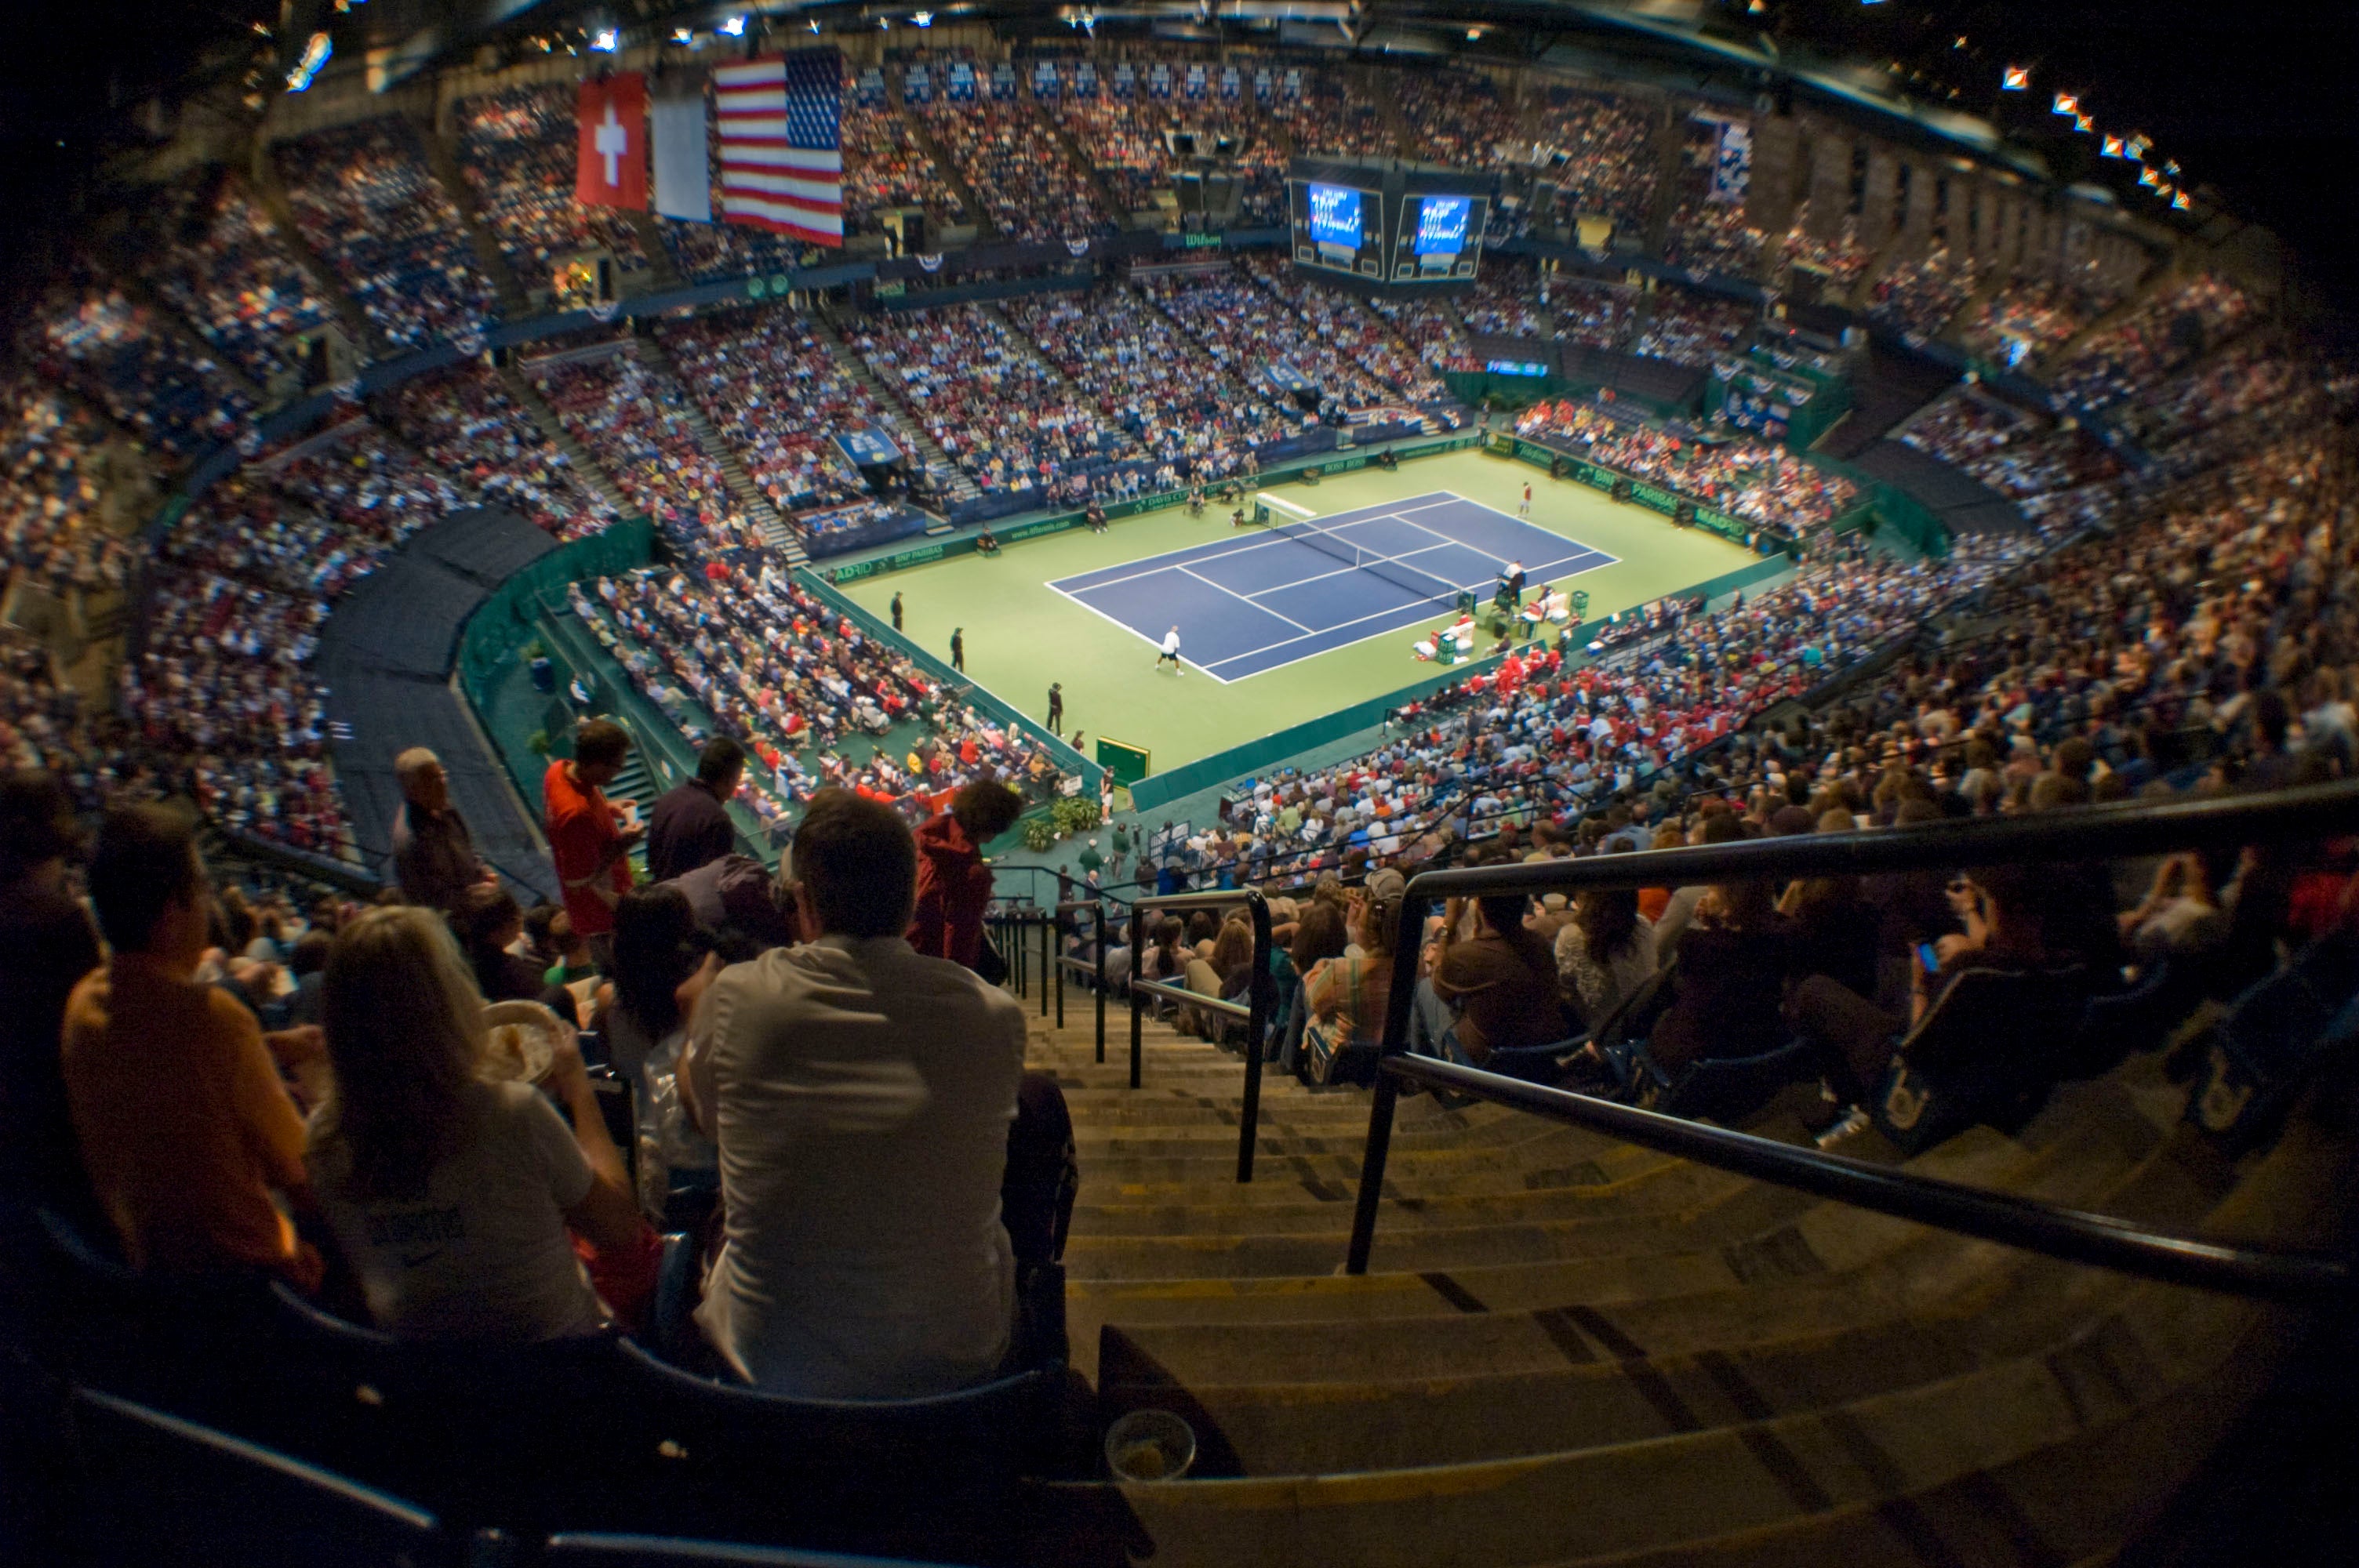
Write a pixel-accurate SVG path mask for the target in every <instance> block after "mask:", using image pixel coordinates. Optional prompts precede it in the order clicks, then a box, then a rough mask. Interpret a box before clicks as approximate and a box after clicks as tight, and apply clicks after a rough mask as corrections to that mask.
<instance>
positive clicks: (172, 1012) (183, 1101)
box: [63, 806, 321, 1291]
mask: <svg viewBox="0 0 2359 1568" xmlns="http://www.w3.org/2000/svg"><path fill="white" fill-rule="evenodd" d="M90 894H91V903H92V905H93V906H94V907H95V908H96V909H97V912H98V925H99V929H100V931H101V932H102V933H103V934H104V935H105V937H106V941H107V946H108V947H109V948H110V949H111V951H112V957H110V958H109V959H108V960H107V963H106V966H105V967H104V968H100V969H94V970H92V972H91V973H90V974H89V975H88V976H87V977H86V978H84V979H83V980H82V983H81V984H80V985H78V986H76V987H75V988H74V991H73V995H72V997H71V999H70V1000H68V1002H67V1003H66V1014H65V1024H64V1035H63V1052H64V1058H63V1060H64V1076H65V1086H66V1098H67V1104H68V1106H69V1108H70V1109H71V1114H72V1118H73V1128H74V1136H75V1138H76V1140H77V1141H78V1142H79V1144H80V1146H81V1149H82V1167H83V1170H84V1172H85V1173H87V1174H88V1175H89V1177H90V1184H91V1187H92V1191H93V1192H94V1193H95V1194H96V1195H97V1197H98V1201H99V1205H100V1206H101V1207H102V1208H103V1210H104V1211H105V1213H106V1215H107V1217H108V1218H109V1219H111V1220H112V1221H113V1222H114V1229H115V1233H116V1235H117V1236H118V1237H119V1238H121V1240H122V1243H123V1249H124V1254H125V1257H126V1258H127V1259H128V1260H129V1261H130V1263H131V1266H132V1267H133V1268H135V1269H141V1270H155V1271H164V1272H172V1273H183V1272H194V1273H210V1272H220V1271H247V1270H255V1271H267V1272H270V1273H275V1274H277V1275H279V1276H281V1277H283V1278H285V1279H286V1280H288V1281H289V1282H291V1283H292V1284H294V1285H296V1286H297V1287H298V1288H299V1289H301V1290H305V1291H310V1290H312V1289H314V1288H315V1287H317V1285H318V1284H319V1282H320V1278H321V1257H320V1254H319V1253H318V1252H317V1251H316V1250H314V1249H312V1247H311V1246H310V1243H308V1242H305V1241H303V1240H300V1239H299V1238H298V1237H297V1236H296V1233H295V1226H294V1223H293V1222H292V1221H291V1220H290V1219H289V1218H288V1217H287V1216H286V1215H285V1214H284V1213H282V1212H280V1210H279V1208H278V1207H277V1205H276V1204H275V1203H274V1202H273V1201H272V1195H273V1193H274V1192H275V1193H278V1194H283V1195H285V1196H286V1197H287V1199H288V1203H289V1205H290V1206H292V1207H294V1208H296V1209H298V1210H303V1209H308V1208H309V1207H310V1200H311V1186H310V1176H309V1175H308V1174H307V1173H306V1172H305V1170H304V1168H303V1121H302V1119H301V1118H300V1117H299V1116H298V1115H297V1114H296V1110H295V1104H294V1101H293V1100H291V1099H289V1098H288V1094H287V1090H286V1088H285V1087H283V1086H282V1085H281V1084H280V1082H279V1077H278V1068H277V1065H276V1064H275V1063H274V1062H273V1060H272V1052H271V1049H270V1047H269V1045H268V1044H266V1043H265V1040H264V1037H263V1033H262V1028H261V1025H260V1024H258V1023H256V1022H255V1018H254V1014H253V1013H251V1012H249V1011H246V1009H245V1006H244V1005H243V1004H241V1003H240V1002H238V1001H237V1000H235V999H234V997H232V996H231V995H230V993H229V992H228V991H226V990H223V989H220V988H219V987H216V986H207V985H201V984H199V983H198V982H197V980H196V979H195V976H196V973H197V967H198V965H199V963H200V962H201V961H202V959H203V958H204V956H205V950H206V948H207V947H208V946H210V940H209V938H210V931H211V924H212V922H211V910H212V893H211V890H210V889H209V888H208V887H207V886H206V882H205V869H204V865H203V863H202V862H201V860H199V859H198V857H197V845H196V835H195V829H194V827H192V825H190V823H188V822H187V821H184V820H182V819H181V818H179V817H178V816H174V815H173V814H172V813H171V812H168V811H167V810H165V809H164V808H163V807H161V806H119V807H117V808H115V809H114V811H111V812H109V813H108V814H107V816H106V820H105V824H104V826H103V827H101V828H100V830H99V836H98V844H97V848H96V850H95V852H94V853H93V854H92V858H91V865H90ZM316 1033H317V1032H316V1031H307V1032H303V1033H301V1034H300V1036H299V1037H287V1036H281V1037H279V1044H280V1047H281V1049H282V1051H283V1052H284V1053H285V1054H288V1055H290V1056H292V1055H296V1054H309V1055H316V1054H317V1052H318V1049H319V1044H318V1041H317V1039H316V1038H315V1036H316Z"/></svg>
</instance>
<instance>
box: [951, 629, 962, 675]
mask: <svg viewBox="0 0 2359 1568" xmlns="http://www.w3.org/2000/svg"><path fill="white" fill-rule="evenodd" d="M951 668H952V669H954V670H956V671H958V672H959V674H961V675H964V674H965V673H966V628H965V627H963V626H953V627H951Z"/></svg>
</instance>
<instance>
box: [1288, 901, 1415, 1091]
mask: <svg viewBox="0 0 2359 1568" xmlns="http://www.w3.org/2000/svg"><path fill="white" fill-rule="evenodd" d="M1407 887H1408V883H1407V881H1404V880H1403V878H1402V876H1401V874H1400V873H1399V872H1398V871H1393V870H1390V869H1389V868H1387V869H1386V870H1383V871H1375V872H1372V873H1371V874H1370V875H1369V877H1368V881H1367V884H1366V885H1365V886H1364V887H1361V888H1355V889H1353V890H1352V893H1351V897H1350V901H1349V905H1348V910H1349V913H1348V914H1347V915H1346V916H1345V919H1344V930H1345V933H1346V935H1349V936H1350V938H1351V946H1350V947H1348V948H1346V949H1345V950H1344V956H1343V957H1336V958H1329V959H1326V960H1324V961H1323V962H1321V964H1320V965H1319V966H1318V967H1317V968H1314V969H1312V970H1310V972H1309V973H1308V974H1306V975H1305V976H1304V977H1303V980H1302V1001H1303V1007H1304V1009H1305V1011H1306V1012H1307V1014H1308V1016H1309V1017H1310V1019H1312V1020H1317V1021H1321V1022H1336V1021H1343V1022H1346V1023H1347V1024H1348V1026H1349V1033H1350V1041H1351V1043H1352V1044H1358V1045H1364V1046H1367V1047H1370V1048H1371V1049H1378V1050H1380V1049H1382V1048H1383V1044H1384V1038H1385V1008H1386V998H1387V997H1389V996H1390V995H1391V992H1392V981H1393V943H1394V941H1395V939H1396V930H1397V925H1398V924H1399V921H1400V901H1401V894H1402V892H1404V891H1406V889H1407ZM1355 949H1356V950H1355Z"/></svg>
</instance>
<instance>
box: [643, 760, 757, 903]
mask: <svg viewBox="0 0 2359 1568" xmlns="http://www.w3.org/2000/svg"><path fill="white" fill-rule="evenodd" d="M744 779H745V748H744V747H743V746H740V745H739V744H738V743H737V742H736V741H732V740H731V739H730V738H729V737H728V736H726V735H716V736H714V737H713V738H712V740H710V741H706V742H705V743H704V751H703V753H702V754H701V755H700V756H699V757H698V758H697V759H696V776H695V777H694V778H692V779H686V780H683V781H681V783H680V784H679V785H678V786H677V787H675V788H673V789H670V790H668V791H666V792H665V793H664V794H663V795H660V796H658V798H657V800H656V805H655V809H654V810H653V811H651V812H649V813H648V814H647V880H648V881H658V882H668V881H671V880H672V879H673V878H674V877H684V876H686V875H688V873H689V872H690V871H694V870H696V868H697V867H699V866H702V865H709V864H710V863H712V861H714V860H719V859H721V857H722V856H723V855H725V854H727V853H729V851H730V850H732V849H735V848H736V847H737V825H736V824H735V823H734V822H732V821H730V820H729V809H728V807H729V802H730V801H731V799H733V798H734V796H735V795H736V794H737V785H738V784H740V783H741V782H742V781H743V780H744Z"/></svg>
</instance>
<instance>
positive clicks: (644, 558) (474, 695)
mask: <svg viewBox="0 0 2359 1568" xmlns="http://www.w3.org/2000/svg"><path fill="white" fill-rule="evenodd" d="M655 535H656V527H655V524H654V523H653V522H652V521H650V520H649V519H647V518H646V517H628V518H625V519H624V520H623V521H622V522H620V523H616V524H612V525H611V526H609V527H607V528H606V529H604V530H603V532H601V533H597V534H593V535H591V536H590V537H589V538H587V539H576V540H574V541H573V542H572V543H571V544H569V545H560V546H557V548H555V549H553V550H551V551H549V554H547V555H545V556H543V557H540V558H539V559H538V560H537V561H535V562H533V563H532V564H531V565H530V566H528V567H526V568H524V569H523V570H522V571H520V572H518V573H516V575H515V576H514V577H512V578H510V579H508V580H507V581H506V582H504V583H502V584H500V586H499V588H498V589H496V590H495V592H494V593H493V594H492V596H491V597H490V598H489V599H486V600H484V602H483V603H482V604H481V605H479V606H477V607H476V610H475V613H474V614H473V615H472V616H470V617H469V618H468V621H467V629H466V631H465V632H463V633H461V635H460V638H459V687H460V689H461V690H462V691H463V692H465V693H466V695H467V700H468V701H470V702H472V703H473V704H474V705H475V709H476V711H477V712H478V713H481V712H483V711H484V709H485V708H486V707H487V706H488V694H489V692H490V690H491V687H492V685H493V683H494V682H495V681H496V680H497V679H498V678H499V676H500V674H501V672H502V671H503V670H504V669H505V668H506V665H507V664H508V661H509V660H510V659H512V658H514V657H515V655H516V650H517V649H519V648H521V647H523V646H524V645H525V644H526V643H529V642H531V641H532V640H533V638H534V636H536V635H537V633H536V631H535V626H534V623H535V622H537V621H538V619H539V616H540V611H541V606H542V604H543V603H544V602H547V601H551V600H562V599H563V598H564V597H565V588H566V585H567V584H568V583H573V582H579V581H581V580H582V579H584V578H593V577H614V576H616V575H617V574H619V573H622V572H627V571H636V569H637V568H640V567H643V566H646V565H647V562H648V560H649V559H651V558H652V557H653V556H654V553H655Z"/></svg>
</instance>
